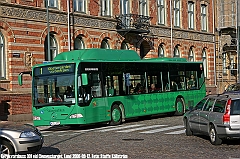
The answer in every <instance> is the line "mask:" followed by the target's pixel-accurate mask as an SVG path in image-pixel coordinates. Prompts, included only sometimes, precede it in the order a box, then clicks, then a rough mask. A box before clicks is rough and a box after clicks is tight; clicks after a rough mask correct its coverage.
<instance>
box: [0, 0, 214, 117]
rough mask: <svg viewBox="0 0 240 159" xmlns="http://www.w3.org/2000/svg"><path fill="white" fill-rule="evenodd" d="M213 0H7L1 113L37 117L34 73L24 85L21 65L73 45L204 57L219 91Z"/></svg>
mask: <svg viewBox="0 0 240 159" xmlns="http://www.w3.org/2000/svg"><path fill="white" fill-rule="evenodd" d="M47 2H48V3H47ZM68 2H69V4H68ZM212 2H213V1H212V0H0V89H1V90H0V117H1V118H0V119H4V120H19V118H20V119H21V120H27V119H31V77H27V76H26V77H25V76H24V81H25V82H24V85H23V86H21V87H20V86H19V85H18V82H17V76H18V74H19V72H21V71H29V70H31V66H32V65H34V64H37V63H42V62H43V61H51V60H52V59H53V58H54V57H55V56H56V55H57V54H59V53H61V52H64V51H68V50H70V49H71V50H74V49H83V48H109V49H131V50H135V51H137V52H138V54H139V56H140V57H141V58H153V57H163V56H164V57H183V58H186V59H188V60H189V61H203V63H204V66H205V76H206V84H207V91H211V92H215V90H216V80H215V63H214V56H215V53H214V52H215V43H214V30H215V29H214V23H213V21H214V12H213V7H214V6H213V3H212ZM47 4H49V5H47ZM47 19H48V20H47ZM48 26H49V27H48ZM48 32H49V38H48ZM48 39H49V43H50V52H48V51H47V50H48Z"/></svg>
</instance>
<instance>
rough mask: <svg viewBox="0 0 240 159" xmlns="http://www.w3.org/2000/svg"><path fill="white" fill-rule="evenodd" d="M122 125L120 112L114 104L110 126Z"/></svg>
mask: <svg viewBox="0 0 240 159" xmlns="http://www.w3.org/2000/svg"><path fill="white" fill-rule="evenodd" d="M121 123H122V111H121V109H120V108H119V106H118V105H117V104H114V105H113V106H112V109H111V121H110V125H119V124H121Z"/></svg>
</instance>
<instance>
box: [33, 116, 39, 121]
mask: <svg viewBox="0 0 240 159" xmlns="http://www.w3.org/2000/svg"><path fill="white" fill-rule="evenodd" d="M33 120H41V118H40V116H33Z"/></svg>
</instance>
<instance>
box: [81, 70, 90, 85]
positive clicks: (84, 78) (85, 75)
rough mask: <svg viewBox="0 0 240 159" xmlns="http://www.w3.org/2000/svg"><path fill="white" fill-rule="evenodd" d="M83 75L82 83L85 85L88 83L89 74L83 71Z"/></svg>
mask: <svg viewBox="0 0 240 159" xmlns="http://www.w3.org/2000/svg"><path fill="white" fill-rule="evenodd" d="M81 77H82V85H83V86H86V85H88V76H87V74H86V73H82V74H81Z"/></svg>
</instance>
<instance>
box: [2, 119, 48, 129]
mask: <svg viewBox="0 0 240 159" xmlns="http://www.w3.org/2000/svg"><path fill="white" fill-rule="evenodd" d="M2 124H6V125H12V124H16V125H21V124H29V125H33V122H32V121H17V122H14V121H0V125H2ZM51 127H52V126H38V127H37V128H38V130H40V131H44V130H47V129H50V128H51Z"/></svg>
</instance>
